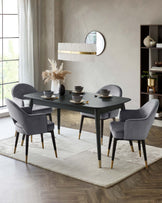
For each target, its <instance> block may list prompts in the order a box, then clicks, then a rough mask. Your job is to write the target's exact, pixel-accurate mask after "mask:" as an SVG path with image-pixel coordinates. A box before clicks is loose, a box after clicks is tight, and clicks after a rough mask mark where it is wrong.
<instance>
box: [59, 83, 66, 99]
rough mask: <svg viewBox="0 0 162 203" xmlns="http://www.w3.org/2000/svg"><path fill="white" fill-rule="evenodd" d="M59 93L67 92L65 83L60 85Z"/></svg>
mask: <svg viewBox="0 0 162 203" xmlns="http://www.w3.org/2000/svg"><path fill="white" fill-rule="evenodd" d="M59 94H60V95H61V96H63V95H64V94H65V86H64V85H63V84H61V85H60V88H59Z"/></svg>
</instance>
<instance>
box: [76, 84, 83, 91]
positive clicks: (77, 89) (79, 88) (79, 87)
mask: <svg viewBox="0 0 162 203" xmlns="http://www.w3.org/2000/svg"><path fill="white" fill-rule="evenodd" d="M74 88H75V92H78V93H79V92H82V90H83V87H82V86H78V85H77V86H75V87H74Z"/></svg>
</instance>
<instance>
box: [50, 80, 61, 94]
mask: <svg viewBox="0 0 162 203" xmlns="http://www.w3.org/2000/svg"><path fill="white" fill-rule="evenodd" d="M59 90H60V81H59V80H52V82H51V91H52V92H53V93H54V94H59Z"/></svg>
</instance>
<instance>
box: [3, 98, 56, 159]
mask: <svg viewBox="0 0 162 203" xmlns="http://www.w3.org/2000/svg"><path fill="white" fill-rule="evenodd" d="M6 104H7V108H8V110H9V114H10V116H11V118H12V120H13V122H14V124H15V129H16V140H15V149H14V153H16V147H17V143H18V139H19V134H20V133H22V134H23V135H25V136H26V152H25V154H26V163H27V160H28V145H29V144H28V143H29V136H30V135H34V134H41V139H42V143H43V133H46V132H50V133H51V137H52V142H53V147H54V151H55V156H56V157H57V150H56V143H55V137H54V131H53V129H54V123H53V122H52V121H48V120H47V116H46V115H45V114H40V113H39V114H32V111H31V109H30V108H29V107H28V108H24V109H23V108H20V107H19V106H18V105H17V104H15V103H14V102H13V101H11V100H9V99H6ZM43 146H44V144H43Z"/></svg>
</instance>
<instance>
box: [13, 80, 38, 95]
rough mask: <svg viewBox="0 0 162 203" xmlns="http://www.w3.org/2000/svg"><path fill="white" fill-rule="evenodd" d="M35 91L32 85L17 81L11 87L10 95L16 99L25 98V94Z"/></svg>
mask: <svg viewBox="0 0 162 203" xmlns="http://www.w3.org/2000/svg"><path fill="white" fill-rule="evenodd" d="M34 92H37V91H36V89H35V88H34V87H32V86H31V85H28V84H25V83H19V84H17V85H15V86H14V87H13V88H12V96H13V97H16V98H18V99H25V98H24V95H25V94H30V93H34Z"/></svg>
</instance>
